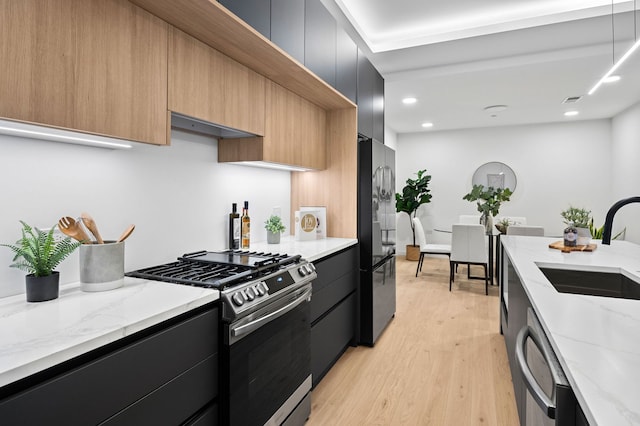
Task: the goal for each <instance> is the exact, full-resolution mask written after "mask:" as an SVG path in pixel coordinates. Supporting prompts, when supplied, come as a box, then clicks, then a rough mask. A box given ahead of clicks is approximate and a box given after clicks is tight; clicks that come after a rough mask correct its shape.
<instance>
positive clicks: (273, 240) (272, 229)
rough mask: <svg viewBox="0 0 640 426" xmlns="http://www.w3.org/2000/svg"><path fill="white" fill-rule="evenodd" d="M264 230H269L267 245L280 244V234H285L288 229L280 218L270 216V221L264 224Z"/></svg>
mask: <svg viewBox="0 0 640 426" xmlns="http://www.w3.org/2000/svg"><path fill="white" fill-rule="evenodd" d="M264 229H266V230H267V243H268V244H279V243H280V234H281V233H283V232H284V230H285V229H286V227H285V226H284V224H283V223H282V219H280V216H276V215H274V214H272V215H271V216H269V219H267V220H266V221H265V222H264Z"/></svg>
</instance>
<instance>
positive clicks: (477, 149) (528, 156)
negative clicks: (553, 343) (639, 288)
mask: <svg viewBox="0 0 640 426" xmlns="http://www.w3.org/2000/svg"><path fill="white" fill-rule="evenodd" d="M636 158H638V157H636ZM490 161H499V162H503V163H505V164H507V165H508V166H510V167H511V168H512V169H513V170H514V172H515V174H516V177H517V180H518V182H517V188H516V190H515V193H514V195H513V196H512V197H511V201H509V202H506V203H504V204H503V205H502V207H501V209H500V215H505V216H525V217H527V222H528V223H529V224H531V225H540V226H544V228H545V233H546V234H547V235H562V229H563V227H564V225H563V223H562V219H561V217H560V212H561V211H562V210H564V209H565V208H567V207H568V206H569V204H571V205H574V206H577V207H584V208H587V209H590V210H592V212H593V215H594V217H595V221H596V223H604V218H605V214H606V212H607V209H608V208H609V206H610V205H611V203H612V201H613V198H612V196H611V194H610V191H611V175H612V171H611V122H610V120H595V121H575V122H569V123H559V124H541V125H526V126H509V127H493V128H482V129H466V130H457V131H442V132H422V133H413V134H400V135H398V149H397V152H396V165H397V169H396V170H397V177H396V190H397V191H398V192H400V191H402V187H403V186H404V184H405V181H406V179H407V178H408V177H415V173H416V172H417V171H418V170H420V169H425V168H426V169H427V171H428V173H429V174H431V175H432V179H431V183H430V188H431V193H432V195H433V198H432V200H431V203H430V204H427V205H426V206H422V207H421V208H420V210H419V212H418V216H419V217H420V218H421V220H422V222H423V224H424V226H425V230H426V232H427V233H428V234H429V235H427V238H428V239H431V240H432V241H434V242H446V241H448V240H449V239H450V236H449V235H448V234H443V233H440V232H433V231H432V230H433V229H434V228H447V227H448V228H449V229H450V227H451V224H452V223H456V222H457V221H458V215H460V214H479V213H478V212H477V210H476V205H475V203H471V202H468V201H465V200H463V199H462V197H463V196H464V195H465V194H466V193H468V192H469V191H470V190H471V186H472V185H471V179H472V177H473V173H474V172H475V170H476V169H477V168H478V167H479V166H480V165H482V164H484V163H487V162H490ZM636 176H637V175H636ZM410 243H411V228H410V227H409V218H408V216H407V215H406V214H404V213H403V214H400V215H399V216H398V244H397V250H398V252H400V253H403V252H404V250H405V245H406V244H410Z"/></svg>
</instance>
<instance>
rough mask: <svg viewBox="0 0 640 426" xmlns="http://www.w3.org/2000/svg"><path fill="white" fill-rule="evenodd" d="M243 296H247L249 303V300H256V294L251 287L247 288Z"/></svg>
mask: <svg viewBox="0 0 640 426" xmlns="http://www.w3.org/2000/svg"><path fill="white" fill-rule="evenodd" d="M244 295H245V296H247V300H249V301H251V300H253V299H255V298H256V294H255V293H254V292H253V289H252V288H251V287H249V288H247V289H246V290H245V291H244Z"/></svg>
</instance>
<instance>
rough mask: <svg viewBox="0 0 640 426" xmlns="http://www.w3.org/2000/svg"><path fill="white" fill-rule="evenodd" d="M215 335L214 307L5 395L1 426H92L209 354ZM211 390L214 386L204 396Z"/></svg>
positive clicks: (213, 351)
mask: <svg viewBox="0 0 640 426" xmlns="http://www.w3.org/2000/svg"><path fill="white" fill-rule="evenodd" d="M217 336H218V309H217V308H214V309H211V310H208V311H205V312H203V313H200V314H198V315H197V316H194V317H191V318H188V319H186V320H184V321H182V322H179V323H178V324H174V325H172V326H168V327H167V328H166V329H163V330H161V331H159V332H157V333H155V334H152V335H150V336H147V337H144V338H141V339H140V340H138V341H135V342H133V343H131V344H129V345H128V346H125V347H123V348H121V349H118V350H115V351H114V352H112V353H109V354H107V355H104V356H101V357H99V358H97V359H95V360H93V361H90V362H86V363H84V364H81V365H79V366H76V367H75V368H73V367H69V368H71V369H70V370H69V371H67V372H64V373H61V374H59V375H58V376H56V377H53V378H52V379H50V380H47V381H44V382H42V383H41V384H36V385H34V386H32V387H30V388H28V389H26V390H24V391H21V392H19V393H17V394H14V395H12V396H9V397H7V398H5V399H4V400H2V401H0V419H2V424H3V425H24V424H34V425H35V424H64V425H88V424H98V423H100V422H102V421H104V420H106V419H108V418H110V417H111V416H113V415H114V414H116V413H118V412H120V411H121V410H123V409H124V408H125V407H128V406H130V405H131V404H134V403H135V402H136V401H138V400H140V399H141V398H144V397H145V396H146V395H148V394H150V393H152V392H154V391H155V390H157V389H158V388H160V387H161V386H164V385H165V384H167V383H168V382H170V381H171V380H173V379H174V378H176V377H178V376H180V375H181V374H183V373H184V372H186V371H187V370H189V369H190V368H192V367H193V366H195V365H197V364H198V363H200V362H201V361H203V360H205V359H207V358H208V357H211V356H212V355H215V354H216V353H217V350H218V346H217ZM209 366H211V365H210V364H209ZM216 368H217V367H216ZM216 394H217V385H216V387H215V388H213V389H212V390H211V392H210V395H209V396H212V397H215V395H216ZM34 407H37V409H34Z"/></svg>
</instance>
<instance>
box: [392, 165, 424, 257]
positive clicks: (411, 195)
mask: <svg viewBox="0 0 640 426" xmlns="http://www.w3.org/2000/svg"><path fill="white" fill-rule="evenodd" d="M426 173H427V170H426V169H425V170H419V171H418V172H417V173H416V174H417V175H418V178H417V179H411V178H408V179H407V182H406V185H405V187H404V188H402V193H396V211H397V212H398V213H400V212H405V213H406V214H408V215H409V224H410V225H411V232H412V233H413V244H412V245H408V244H407V260H418V258H419V257H420V246H417V245H416V230H415V228H414V226H413V218H414V217H416V213H417V211H418V207H420V206H421V205H423V204H427V203H429V202H431V194H430V192H431V190H430V189H429V181H430V180H431V175H428V174H426Z"/></svg>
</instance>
